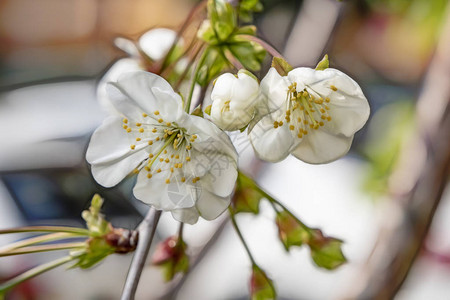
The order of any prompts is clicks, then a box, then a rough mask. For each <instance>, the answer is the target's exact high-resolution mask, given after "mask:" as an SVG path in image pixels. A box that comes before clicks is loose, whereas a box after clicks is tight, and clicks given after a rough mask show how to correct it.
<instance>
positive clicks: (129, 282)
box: [121, 207, 161, 300]
mask: <svg viewBox="0 0 450 300" xmlns="http://www.w3.org/2000/svg"><path fill="white" fill-rule="evenodd" d="M160 216H161V211H159V210H156V209H154V208H153V207H150V209H149V210H148V212H147V215H146V216H145V218H144V220H142V222H141V223H140V224H139V226H138V232H139V242H138V245H137V248H136V252H135V253H134V256H133V260H132V261H131V265H130V269H129V270H128V275H127V279H126V282H125V286H124V288H123V291H122V297H121V300H133V299H134V295H135V294H136V290H137V286H138V284H139V279H140V277H141V274H142V269H143V268H144V265H145V261H146V260H147V256H148V252H149V250H150V245H151V244H152V241H153V237H154V236H155V231H156V226H157V225H158V221H159V217H160Z"/></svg>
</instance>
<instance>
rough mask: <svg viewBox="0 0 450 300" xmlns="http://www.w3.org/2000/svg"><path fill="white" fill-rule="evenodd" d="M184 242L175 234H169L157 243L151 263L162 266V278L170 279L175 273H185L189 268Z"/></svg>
mask: <svg viewBox="0 0 450 300" xmlns="http://www.w3.org/2000/svg"><path fill="white" fill-rule="evenodd" d="M186 248H187V246H186V244H185V243H184V242H183V241H182V240H180V239H178V237H176V236H171V237H169V238H168V239H166V240H165V241H164V242H162V243H160V244H158V246H157V248H156V251H155V253H154V254H153V257H152V264H153V265H155V266H159V267H161V268H162V271H163V274H164V279H165V280H166V281H170V280H172V279H173V278H174V276H175V275H176V274H177V273H180V272H181V273H186V272H187V271H188V269H189V258H188V256H187V255H186V252H185V251H186Z"/></svg>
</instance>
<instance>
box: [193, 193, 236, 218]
mask: <svg viewBox="0 0 450 300" xmlns="http://www.w3.org/2000/svg"><path fill="white" fill-rule="evenodd" d="M229 205H230V196H227V197H220V196H217V195H215V194H214V193H211V192H208V191H202V194H201V196H200V198H199V199H198V201H197V204H196V208H197V210H198V212H199V213H200V216H201V217H202V218H204V219H205V220H214V219H215V218H217V217H218V216H220V215H221V214H222V213H223V212H224V211H225V210H226V209H227V207H228V206H229Z"/></svg>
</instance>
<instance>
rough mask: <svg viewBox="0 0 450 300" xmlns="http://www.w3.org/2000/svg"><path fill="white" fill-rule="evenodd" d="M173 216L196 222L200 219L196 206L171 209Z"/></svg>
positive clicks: (181, 219) (183, 220) (186, 221)
mask: <svg viewBox="0 0 450 300" xmlns="http://www.w3.org/2000/svg"><path fill="white" fill-rule="evenodd" d="M171 213H172V217H173V218H174V219H175V220H177V221H180V222H183V223H187V224H191V225H193V224H195V223H197V221H198V217H199V213H198V210H197V208H196V207H191V208H182V209H174V210H172V211H171Z"/></svg>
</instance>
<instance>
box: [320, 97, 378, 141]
mask: <svg viewBox="0 0 450 300" xmlns="http://www.w3.org/2000/svg"><path fill="white" fill-rule="evenodd" d="M347 98H350V97H347ZM334 103H335V102H331V103H330V105H329V106H330V115H331V117H332V120H331V121H329V122H325V125H324V130H326V131H328V132H330V133H332V134H343V135H345V136H347V137H350V136H352V135H354V134H355V132H357V131H358V130H360V129H361V128H362V127H363V126H364V124H366V122H367V119H368V118H369V115H370V107H369V105H368V104H367V100H365V98H364V99H361V98H359V101H357V100H356V99H355V101H351V99H349V102H348V103H347V105H346V106H344V105H342V104H338V105H336V104H334Z"/></svg>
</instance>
